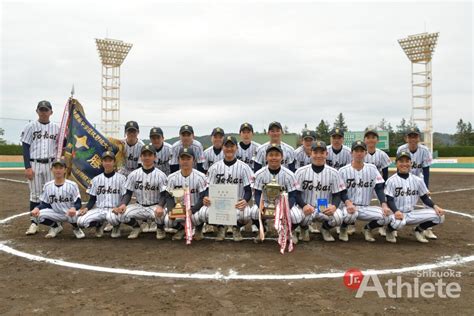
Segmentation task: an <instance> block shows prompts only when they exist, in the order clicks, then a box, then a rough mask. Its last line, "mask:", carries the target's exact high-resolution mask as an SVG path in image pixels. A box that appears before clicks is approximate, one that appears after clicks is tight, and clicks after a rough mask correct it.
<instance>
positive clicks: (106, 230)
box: [104, 223, 114, 233]
mask: <svg viewBox="0 0 474 316" xmlns="http://www.w3.org/2000/svg"><path fill="white" fill-rule="evenodd" d="M113 228H114V227H113V226H112V225H111V224H109V223H107V225H105V228H104V232H107V233H108V232H110V231H112V229H113Z"/></svg>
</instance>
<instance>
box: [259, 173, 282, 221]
mask: <svg viewBox="0 0 474 316" xmlns="http://www.w3.org/2000/svg"><path fill="white" fill-rule="evenodd" d="M263 189H264V190H265V194H266V195H267V199H268V206H267V207H265V212H264V213H263V214H262V218H263V219H274V218H275V209H276V205H275V203H276V200H277V199H278V197H279V196H280V194H281V192H282V191H283V187H282V186H281V185H279V184H278V182H277V180H276V178H275V177H273V179H272V181H270V183H267V184H266V185H265V186H264V187H263Z"/></svg>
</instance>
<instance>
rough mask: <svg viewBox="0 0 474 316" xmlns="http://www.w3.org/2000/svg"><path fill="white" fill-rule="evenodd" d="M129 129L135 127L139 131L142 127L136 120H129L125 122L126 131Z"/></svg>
mask: <svg viewBox="0 0 474 316" xmlns="http://www.w3.org/2000/svg"><path fill="white" fill-rule="evenodd" d="M129 129H135V130H137V131H139V130H140V128H139V127H138V123H137V122H135V121H128V122H127V123H126V124H125V132H126V131H128V130H129Z"/></svg>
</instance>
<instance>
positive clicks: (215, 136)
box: [202, 127, 224, 173]
mask: <svg viewBox="0 0 474 316" xmlns="http://www.w3.org/2000/svg"><path fill="white" fill-rule="evenodd" d="M223 141H224V130H223V129H222V128H220V127H216V128H214V129H213V130H212V133H211V143H212V146H211V147H209V148H207V149H206V150H205V151H204V162H203V164H202V167H203V169H204V171H205V172H206V173H207V171H208V170H209V168H210V167H211V166H212V164H214V163H216V162H218V161H220V160H222V159H224V152H223V151H222V145H223Z"/></svg>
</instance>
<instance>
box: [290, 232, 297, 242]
mask: <svg viewBox="0 0 474 316" xmlns="http://www.w3.org/2000/svg"><path fill="white" fill-rule="evenodd" d="M291 241H292V242H293V244H294V245H297V244H298V237H297V236H296V232H295V231H293V232H292V236H291Z"/></svg>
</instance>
